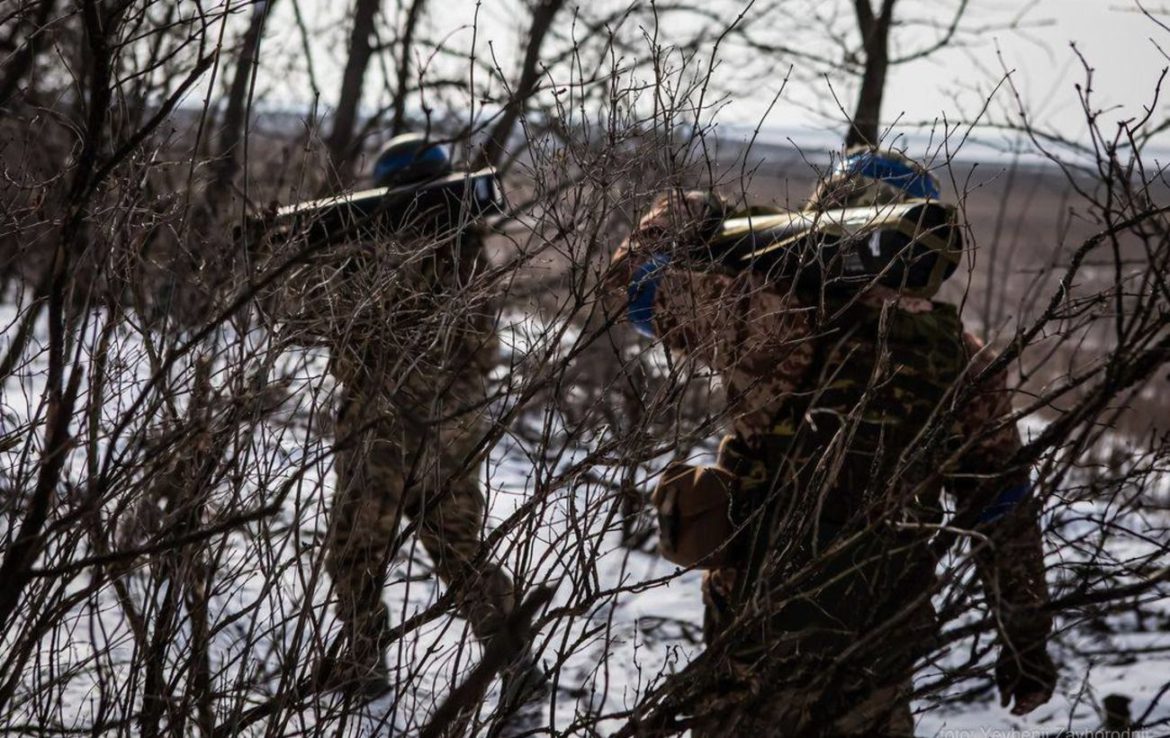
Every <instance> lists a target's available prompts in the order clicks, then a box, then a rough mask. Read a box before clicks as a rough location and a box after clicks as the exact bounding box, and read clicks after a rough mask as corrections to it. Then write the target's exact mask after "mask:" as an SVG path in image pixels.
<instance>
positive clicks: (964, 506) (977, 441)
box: [947, 334, 1052, 650]
mask: <svg viewBox="0 0 1170 738" xmlns="http://www.w3.org/2000/svg"><path fill="white" fill-rule="evenodd" d="M964 344H965V345H966V347H967V351H968V353H969V355H970V356H971V365H970V370H969V372H968V374H967V376H969V377H978V376H979V375H980V374H981V373H982V371H983V370H984V369H985V368H986V367H987V366H988V365H989V364H990V363H991V362H992V360H993V359H994V358H995V356H994V354H993V353H992V352H991V351H990V350H986V349H984V347H983V344H982V342H980V341H979V339H977V338H975V337H974V336H972V335H970V334H966V335H965V336H964ZM971 389H972V392H971V394H970V396H969V399H968V400H967V401H966V403H965V405H964V406H963V407H962V408H961V409H960V415H959V431H960V434H961V439H960V440H961V441H963V442H964V443H968V444H969V445H968V446H967V450H966V451H965V452H964V453H963V454H962V456H961V458H960V459H959V460H958V464H957V465H956V468H954V469H953V470H952V472H951V473H950V474H948V479H947V487H948V490H949V492H950V493H951V495H952V496H953V497H954V498H955V505H956V512H957V515H958V517H959V518H960V519H964V520H973V521H975V524H976V525H978V526H979V530H980V531H981V532H982V533H984V534H985V535H986V536H987V538H988V544H989V545H985V546H982V547H980V550H979V551H978V552H977V553H976V557H975V566H976V569H977V571H978V574H979V577H980V580H981V581H982V583H983V588H984V593H985V596H986V597H987V600H988V602H989V604H990V605H991V606H992V608H993V610H992V612H993V614H994V616H995V617H996V618H997V620H998V629H999V631H1000V635H1001V637H1002V638H1003V639H1004V641H1005V643H1006V644H1007V645H1009V646H1011V647H1012V648H1015V649H1018V650H1027V649H1030V648H1033V647H1035V646H1037V645H1040V644H1043V642H1044V640H1045V639H1046V638H1047V636H1048V633H1049V631H1050V630H1051V628H1052V618H1051V616H1050V615H1048V613H1047V612H1045V611H1044V606H1045V605H1046V604H1047V602H1048V586H1047V583H1046V581H1045V568H1044V547H1043V536H1042V534H1041V530H1040V522H1039V517H1040V509H1041V504H1040V501H1039V500H1037V499H1035V497H1033V495H1032V488H1031V479H1030V473H1029V468H1028V466H1027V465H1022V466H1016V467H1012V466H1008V464H1009V463H1010V461H1011V459H1013V458H1014V457H1015V456H1016V453H1017V452H1018V451H1019V450H1020V448H1021V442H1020V434H1019V431H1018V430H1017V429H1016V424H1015V422H1014V421H1012V420H1011V414H1012V405H1011V393H1010V391H1009V390H1008V387H1007V376H1006V373H1004V372H1001V373H998V374H995V375H993V376H990V377H985V378H983V379H982V380H981V381H980V382H979V385H978V386H975V387H973V388H971Z"/></svg>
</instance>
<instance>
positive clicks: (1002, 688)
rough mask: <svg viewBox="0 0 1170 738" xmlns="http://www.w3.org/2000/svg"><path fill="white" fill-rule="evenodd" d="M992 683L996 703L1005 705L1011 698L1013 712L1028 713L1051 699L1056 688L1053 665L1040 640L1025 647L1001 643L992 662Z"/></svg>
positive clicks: (1016, 713) (1008, 703)
mask: <svg viewBox="0 0 1170 738" xmlns="http://www.w3.org/2000/svg"><path fill="white" fill-rule="evenodd" d="M995 684H996V686H997V687H999V704H1000V706H1001V707H1007V706H1008V705H1010V704H1011V703H1012V700H1013V699H1014V700H1015V702H1016V704H1015V707H1013V708H1012V714H1013V715H1027V714H1028V713H1029V712H1031V711H1032V710H1035V709H1036V708H1037V707H1039V706H1040V705H1043V704H1044V703H1045V702H1047V701H1048V700H1049V699H1051V698H1052V691H1053V690H1054V689H1055V688H1056V665H1055V664H1053V663H1052V659H1051V658H1050V657H1049V656H1048V650H1047V649H1046V648H1045V646H1044V644H1043V642H1041V643H1040V644H1039V645H1036V646H1032V647H1030V648H1028V649H1025V650H1018V649H1015V648H1012V647H1011V646H1010V645H1006V644H1005V645H1003V646H1001V647H1000V650H999V659H998V660H997V661H996V663H995Z"/></svg>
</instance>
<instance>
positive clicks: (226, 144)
mask: <svg viewBox="0 0 1170 738" xmlns="http://www.w3.org/2000/svg"><path fill="white" fill-rule="evenodd" d="M275 2H276V0H268V1H267V2H259V3H256V5H254V6H253V7H252V21H251V23H250V24H249V26H248V32H247V33H246V34H244V42H243V45H242V46H241V48H240V56H239V59H238V60H237V61H236V75H235V77H233V78H232V86H231V89H230V90H229V91H228V100H227V107H226V108H225V109H224V114H223V124H222V125H221V126H220V129H219V146H218V151H217V152H216V153H217V155H218V157H219V159H218V161H217V162H216V164H215V170H214V172H215V173H214V178H213V179H212V181H211V185H210V186H209V187H208V188H207V206H208V209H209V211H210V212H211V213H216V212H218V211H219V208H220V207H221V206H222V205H223V202H224V199H225V197H226V195H227V193H228V191H229V190H230V189H231V185H232V181H233V180H234V179H235V178H236V173H237V172H238V171H239V168H240V152H239V147H240V142H241V141H242V140H243V138H244V125H245V123H246V122H247V119H248V108H249V102H250V98H251V95H250V94H249V92H250V90H251V89H252V79H253V77H255V72H256V63H257V60H258V58H259V53H260V39H261V38H262V37H263V36H264V24H265V22H266V21H267V20H268V13H269V11H270V10H271V9H272V5H273V4H274V3H275Z"/></svg>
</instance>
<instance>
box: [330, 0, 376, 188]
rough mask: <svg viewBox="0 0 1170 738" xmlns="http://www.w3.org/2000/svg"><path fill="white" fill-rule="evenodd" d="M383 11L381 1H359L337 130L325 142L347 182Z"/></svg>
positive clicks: (336, 115) (335, 117)
mask: <svg viewBox="0 0 1170 738" xmlns="http://www.w3.org/2000/svg"><path fill="white" fill-rule="evenodd" d="M380 7H381V0H355V2H354V6H353V30H352V31H351V32H350V35H349V58H348V59H346V61H345V72H344V73H343V75H342V78H341V95H340V96H339V97H338V98H337V109H336V111H335V112H334V114H333V129H332V130H331V131H330V133H329V138H328V139H327V140H326V141H325V145H326V147H328V149H329V158H330V159H331V160H332V162H333V166H334V167H336V168H337V171H338V173H339V174H341V176H342V177H343V178H346V177H347V176H348V174H347V173H348V171H349V167H348V165H347V162H348V161H349V159H350V156H349V154H350V149H351V147H352V146H353V130H354V124H355V123H356V122H357V114H358V106H359V105H360V104H361V101H362V86H363V84H364V83H365V79H366V68H367V67H369V65H370V57H372V56H373V52H374V47H373V46H372V45H371V44H370V38H371V37H372V36H373V35H374V18H375V17H376V16H377V14H378V10H379V9H380Z"/></svg>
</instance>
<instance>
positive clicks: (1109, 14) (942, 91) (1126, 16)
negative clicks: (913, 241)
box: [241, 0, 1170, 141]
mask: <svg viewBox="0 0 1170 738" xmlns="http://www.w3.org/2000/svg"><path fill="white" fill-rule="evenodd" d="M832 2H833V0H819V2H811V4H810V0H791V3H789V4H790V5H791V6H792V7H794V9H795V10H794V13H799V12H802V9H804V10H803V12H807V8H808V7H816V8H818V9H819V8H825V7H829V6H830V5H832ZM957 2H958V0H947V1H946V2H943V3H940V2H938V0H933V1H931V2H927V0H900V2H899V5H898V8H899V9H900V10H901V11H902V13H901V15H899V18H904V19H915V18H917V17H918V16H917V15H916V14H917V13H919V11H920V10H921V11H922V12H928V13H933V14H934V16H935V17H936V18H940V19H941V18H944V17H945V14H946V13H948V12H950V10H949V9H950V8H953V7H955V5H956V4H957ZM786 3H787V0H786ZM789 4H785V3H782V4H781V5H780V6H779V7H780V8H785V7H788V5H789ZM875 4H876V3H875ZM616 5H618V3H617V2H616V1H615V0H594V1H593V2H585V0H582V1H581V2H579V3H578V6H577V7H580V8H582V9H583V12H584V13H586V14H589V13H593V14H595V15H596V14H598V13H600V12H601V11H600V8H602V7H614V6H616ZM703 5H704V7H709V8H713V9H717V10H719V11H720V12H721V13H723V14H725V15H726V16H727V17H731V16H734V15H735V13H736V12H737V11H738V9H740V8H741V7H742V5H743V3H742V2H736V1H735V0H707V2H705V3H703ZM1023 5H1025V3H1021V2H1011V1H1010V0H971V2H970V7H969V11H968V16H967V19H968V21H967V28H969V29H979V28H982V27H984V26H987V25H988V24H993V25H996V26H998V25H1002V24H1003V23H1004V22H1006V21H1007V20H1009V19H1010V18H1012V17H1013V16H1014V15H1016V14H1017V13H1018V12H1019V10H1020V8H1021V7H1022V6H1023ZM386 6H387V8H388V9H391V12H392V9H393V8H394V7H395V4H394V3H391V2H387V3H386ZM301 7H302V13H303V14H304V16H305V17H306V21H307V24H308V26H309V27H310V35H311V39H310V46H311V52H312V56H313V57H314V59H313V66H314V70H315V72H316V76H317V79H318V83H319V85H320V88H321V89H320V93H321V103H322V104H323V105H324V106H326V107H328V106H329V105H331V104H332V102H333V101H334V99H335V96H336V94H337V89H338V87H339V84H338V81H339V79H340V66H339V65H340V60H341V59H342V57H343V49H344V43H345V36H346V34H347V33H348V24H347V23H346V21H345V13H346V10H345V9H346V7H348V3H339V2H327V1H326V0H308V2H305V0H302V3H301ZM476 7H477V3H476V2H475V0H431V2H430V3H429V4H428V15H427V23H428V25H429V27H430V31H431V33H432V34H433V35H436V36H444V37H445V38H447V43H448V46H449V47H450V48H452V49H462V50H466V49H469V48H470V45H471V39H472V33H471V30H470V24H471V21H472V18H473V17H475V13H476ZM478 7H479V28H478V31H477V36H476V48H477V50H478V53H479V55H480V58H481V59H482V58H489V55H490V54H494V55H495V56H496V58H497V59H499V61H500V62H501V63H502V66H503V68H504V69H506V70H514V68H515V65H516V59H515V50H516V48H517V47H518V39H519V38H520V37H521V35H522V34H523V32H524V31H525V29H526V27H527V24H528V22H529V19H528V15H527V13H525V12H522V11H518V10H517V7H518V2H517V0H481V2H480V3H479V4H478ZM757 7H758V6H757ZM1146 7H1147V9H1149V10H1150V11H1151V12H1153V13H1154V14H1155V16H1156V17H1157V18H1158V19H1159V20H1162V21H1163V22H1167V23H1170V2H1167V0H1149V2H1148V3H1147V4H1146ZM276 8H277V11H278V16H277V19H276V21H274V25H273V26H272V28H273V29H276V32H275V33H274V32H270V33H269V36H268V38H267V39H266V41H265V43H266V44H267V45H268V50H269V51H272V50H273V47H274V46H275V47H276V49H277V50H278V52H279V53H278V54H276V55H262V57H263V58H265V59H266V60H267V61H266V64H267V65H268V66H269V70H268V71H269V72H270V73H269V74H268V75H267V78H264V77H262V78H261V86H262V87H263V88H264V89H265V94H264V96H265V98H266V99H267V100H269V101H271V102H278V103H279V104H281V105H285V104H289V105H300V104H302V101H304V102H307V101H309V100H311V97H312V94H311V91H310V90H309V85H308V83H307V81H306V79H307V77H305V76H304V75H297V74H295V73H290V71H289V67H290V65H301V64H303V62H302V59H303V56H304V55H303V53H302V48H303V44H302V40H301V38H300V36H299V34H298V33H297V32H295V30H293V29H294V27H293V26H292V25H291V4H290V3H287V2H286V3H278V5H277V6H276ZM1137 10H1138V2H1137V0H1036V2H1034V3H1032V4H1031V5H1030V9H1029V12H1027V13H1026V15H1025V16H1024V22H1025V24H1026V27H1024V28H1022V29H1016V30H1006V29H996V28H991V29H987V30H979V31H976V32H975V33H969V34H968V35H967V36H965V41H966V43H965V44H964V45H963V46H962V47H960V48H948V49H945V50H943V51H941V52H939V53H937V54H936V55H934V56H931V57H929V58H927V59H923V60H920V61H916V62H913V63H910V64H906V65H902V66H899V67H896V68H894V69H893V70H892V74H891V77H890V79H889V80H888V84H887V92H886V98H885V105H884V108H883V120H884V121H887V122H892V121H893V120H895V119H896V118H898V117H899V116H900V117H901V120H902V121H904V124H903V125H902V126H901V127H900V128H899V129H898V130H900V131H901V130H905V131H911V130H914V126H912V125H908V124H910V123H915V122H930V121H933V120H937V119H939V118H940V117H941V116H944V115H945V116H946V117H947V118H948V119H949V120H952V121H953V120H956V119H958V120H965V119H970V118H972V117H973V116H974V115H976V114H977V113H978V111H979V109H980V107H981V103H982V100H983V99H985V98H986V95H987V93H988V92H989V91H990V90H992V89H993V88H994V86H995V85H996V84H997V83H998V82H999V81H1000V80H1001V79H1002V76H1003V70H1004V68H1005V67H1006V69H1007V70H1009V71H1011V72H1012V79H1013V81H1014V83H1015V86H1016V87H1017V88H1018V89H1019V90H1020V92H1021V94H1022V95H1023V99H1024V101H1025V105H1026V107H1027V109H1028V111H1029V114H1030V115H1031V116H1032V118H1033V120H1035V121H1038V122H1039V123H1040V124H1041V125H1045V126H1048V127H1051V128H1054V129H1056V130H1058V131H1059V132H1060V133H1062V134H1063V135H1066V136H1069V137H1071V138H1074V139H1077V140H1081V141H1084V140H1086V138H1087V129H1086V125H1085V122H1084V116H1083V114H1082V113H1081V112H1080V102H1079V101H1078V98H1077V90H1076V87H1075V86H1076V85H1077V84H1078V83H1079V84H1083V83H1084V80H1085V74H1084V70H1083V68H1082V67H1081V64H1080V62H1079V61H1078V60H1077V58H1076V56H1075V54H1074V52H1073V49H1072V48H1071V46H1070V44H1071V43H1075V44H1076V45H1077V48H1078V49H1079V50H1080V51H1081V52H1082V53H1083V54H1084V55H1085V57H1086V58H1087V60H1088V61H1089V63H1090V64H1091V65H1092V66H1093V68H1094V70H1095V71H1094V82H1093V89H1094V101H1095V107H1097V108H1105V109H1106V113H1105V115H1104V117H1103V119H1104V120H1106V121H1108V122H1109V123H1108V125H1109V129H1110V130H1112V125H1113V123H1112V122H1113V121H1116V120H1119V119H1124V118H1133V117H1137V116H1140V115H1141V114H1142V113H1143V106H1144V105H1147V104H1149V103H1150V101H1151V100H1152V99H1153V90H1154V87H1155V84H1156V82H1157V79H1158V76H1159V74H1160V72H1161V71H1162V70H1163V68H1164V67H1166V66H1167V64H1168V62H1167V58H1166V56H1165V55H1164V54H1163V53H1162V51H1161V50H1160V49H1159V48H1158V45H1162V46H1165V47H1166V48H1167V49H1170V31H1167V30H1165V29H1163V28H1160V27H1159V26H1158V25H1157V24H1156V23H1155V22H1154V21H1152V20H1150V19H1149V18H1146V17H1144V16H1143V15H1141V14H1140V13H1139V12H1137ZM774 16H777V17H779V18H780V20H784V21H789V20H791V21H792V22H793V24H794V27H795V26H796V25H798V24H799V21H797V20H796V19H795V16H794V17H793V18H787V17H784V16H778V14H777V13H774V14H773V16H769V19H771V18H772V17H774ZM241 20H243V19H241ZM840 22H841V23H850V22H851V20H850V18H849V16H848V15H845V16H843V20H842V21H840ZM568 23H569V21H568V20H567V19H566V20H564V21H563V22H562V25H561V26H560V27H561V28H567V27H568V25H567V24H568ZM782 25H783V24H781V23H779V22H778V21H777V23H776V26H777V28H776V32H777V34H779V35H778V36H776V37H775V38H778V39H780V40H782V41H784V42H785V43H799V45H802V46H804V48H806V49H813V50H818V49H820V50H826V49H827V50H831V46H827V45H826V44H828V42H823V43H819V42H817V41H816V40H815V39H816V38H817V37H816V36H815V35H812V34H809V33H806V32H801V31H799V30H796V31H794V32H793V34H794V36H795V37H796V39H795V40H794V39H793V38H789V37H786V36H785V35H784V34H785V32H786V29H785V28H784V27H782ZM692 28H693V27H692ZM672 30H673V31H677V32H678V33H680V34H682V33H685V32H686V31H688V30H690V29H687V28H677V29H671V28H662V29H660V37H661V39H662V40H663V41H666V42H669V41H670V38H671V32H672ZM629 33H630V34H631V35H633V36H635V37H636V36H637V34H638V30H637V29H636V28H631V29H630V31H629ZM924 33H926V31H924V30H923V29H921V28H919V29H906V28H903V29H898V30H897V31H896V35H895V39H896V42H897V43H901V44H911V43H912V42H913V41H914V39H915V36H914V34H924ZM931 33H933V32H931ZM998 55H1002V62H1001V60H1000V58H999V56H998ZM390 63H392V62H387V64H390ZM796 64H797V70H796V71H797V73H798V75H799V74H800V72H802V71H804V72H807V71H810V70H808V68H807V67H805V66H802V65H800V63H799V62H796ZM787 66H788V62H787V61H784V62H777V61H774V60H770V59H760V58H757V59H756V60H755V63H754V64H750V63H742V64H741V63H740V61H739V60H736V59H728V60H725V63H724V65H723V67H722V68H721V71H720V74H722V75H725V76H726V79H728V80H730V81H731V82H732V83H733V84H735V85H736V86H738V87H739V88H741V89H747V90H750V91H751V92H752V93H753V94H750V95H747V94H743V95H738V96H737V97H736V98H735V99H734V100H733V101H732V103H731V104H729V105H728V106H727V107H726V108H725V109H724V110H722V112H721V113H720V115H719V118H718V119H719V121H721V122H722V123H725V124H736V123H748V124H754V123H755V122H756V121H757V120H758V119H759V117H760V116H761V115H762V114H763V112H764V109H765V108H766V105H767V103H768V102H769V101H770V99H771V97H772V95H773V94H774V93H775V91H776V90H777V89H778V88H779V84H780V80H781V79H782V77H783V74H784V71H785V70H786V69H787ZM432 68H433V69H434V70H435V71H436V73H438V72H441V71H442V70H443V69H444V62H442V61H435V62H433V63H432ZM263 71H264V70H263V69H262V73H263ZM835 86H836V88H837V90H838V93H839V94H840V95H841V96H842V98H843V100H844V102H845V105H846V107H847V108H848V107H850V106H851V105H852V99H851V94H850V90H849V89H848V88H844V89H842V88H841V84H840V83H839V82H838V83H836V85H835ZM371 87H372V88H373V89H371V90H368V91H367V100H366V102H367V104H368V105H369V106H371V107H377V106H378V105H380V104H384V103H385V99H384V97H383V98H382V99H378V96H379V92H380V90H381V85H380V83H378V82H377V81H376V80H375V81H373V82H372V83H371ZM831 100H832V98H831V93H830V89H829V87H828V85H827V84H826V83H825V82H824V81H823V80H822V81H818V80H817V79H816V78H815V77H813V78H811V79H810V78H809V76H805V77H804V78H803V79H802V81H801V82H800V83H799V84H792V85H790V86H789V88H788V89H787V91H786V93H785V95H784V96H783V97H782V98H781V99H780V100H779V101H778V102H777V104H776V105H775V107H774V108H773V110H772V112H771V113H770V114H769V116H768V118H767V121H766V128H767V129H770V130H772V131H773V132H778V131H789V130H792V129H794V128H799V129H805V130H809V129H820V130H822V131H827V130H835V129H839V128H841V127H843V118H842V116H840V115H831V116H830V117H829V118H825V117H823V115H818V114H815V113H813V112H810V110H809V108H814V107H819V109H820V110H822V111H825V110H828V111H829V112H830V113H832V103H831ZM1158 107H1159V109H1160V110H1167V109H1168V108H1167V106H1165V105H1163V104H1161V103H1159V105H1158ZM1016 108H1017V105H1016V103H1015V101H1014V97H1013V95H1012V94H1011V92H1010V91H1009V90H1008V89H1007V88H1006V87H1005V88H1002V89H1001V90H1000V92H999V93H998V94H997V96H996V97H995V100H994V103H993V105H992V106H991V109H990V115H991V116H992V117H994V118H996V119H999V120H1003V119H1004V118H1005V116H1007V115H1014V114H1015V111H1016Z"/></svg>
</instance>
